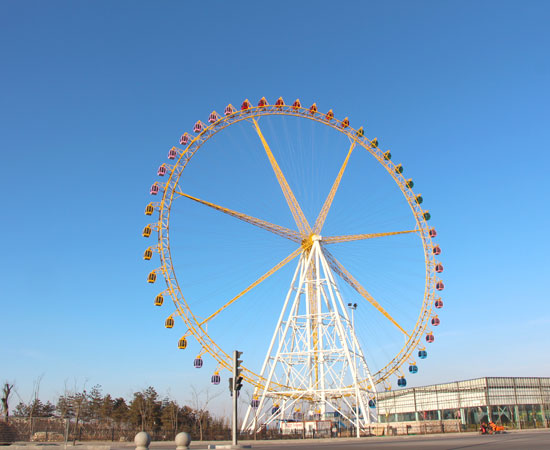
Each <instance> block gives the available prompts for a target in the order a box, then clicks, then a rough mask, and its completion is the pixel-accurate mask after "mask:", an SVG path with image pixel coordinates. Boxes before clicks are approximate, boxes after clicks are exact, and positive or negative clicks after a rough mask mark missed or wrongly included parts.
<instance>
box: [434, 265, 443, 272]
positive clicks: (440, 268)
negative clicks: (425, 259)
mask: <svg viewBox="0 0 550 450" xmlns="http://www.w3.org/2000/svg"><path fill="white" fill-rule="evenodd" d="M435 271H436V272H437V273H441V272H443V264H441V263H438V264H436V265H435Z"/></svg>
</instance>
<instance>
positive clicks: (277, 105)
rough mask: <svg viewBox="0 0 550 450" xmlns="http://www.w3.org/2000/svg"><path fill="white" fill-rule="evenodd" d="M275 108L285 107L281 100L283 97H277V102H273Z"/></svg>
mask: <svg viewBox="0 0 550 450" xmlns="http://www.w3.org/2000/svg"><path fill="white" fill-rule="evenodd" d="M275 106H276V107H277V108H282V107H283V106H285V101H284V100H283V97H279V98H278V99H277V101H276V102H275Z"/></svg>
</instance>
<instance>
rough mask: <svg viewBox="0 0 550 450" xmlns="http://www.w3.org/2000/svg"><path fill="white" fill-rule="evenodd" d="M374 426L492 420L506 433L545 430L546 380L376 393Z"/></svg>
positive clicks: (549, 399)
mask: <svg viewBox="0 0 550 450" xmlns="http://www.w3.org/2000/svg"><path fill="white" fill-rule="evenodd" d="M377 406H378V420H379V422H382V423H384V422H386V423H387V422H409V421H424V420H440V421H441V420H460V423H461V424H462V425H463V428H464V429H473V428H478V427H479V424H480V423H481V422H484V421H485V422H488V421H490V420H492V421H493V422H495V423H498V424H502V425H505V426H507V427H508V428H548V426H549V422H550V378H535V377H528V378H523V377H514V378H504V377H486V378H476V379H474V380H466V381H456V382H452V383H444V384H436V385H432V386H423V387H416V388H407V389H399V390H395V391H386V392H381V393H379V394H378V402H377Z"/></svg>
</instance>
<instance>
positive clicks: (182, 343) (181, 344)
mask: <svg viewBox="0 0 550 450" xmlns="http://www.w3.org/2000/svg"><path fill="white" fill-rule="evenodd" d="M178 348H179V349H180V350H185V349H186V348H187V339H185V338H184V337H182V338H181V339H180V340H179V341H178Z"/></svg>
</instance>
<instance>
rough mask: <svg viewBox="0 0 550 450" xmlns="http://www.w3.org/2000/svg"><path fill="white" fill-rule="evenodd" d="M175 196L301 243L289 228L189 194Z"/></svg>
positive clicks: (298, 236) (180, 193) (300, 239)
mask: <svg viewBox="0 0 550 450" xmlns="http://www.w3.org/2000/svg"><path fill="white" fill-rule="evenodd" d="M177 194H178V195H180V196H181V197H186V198H189V199H191V200H194V201H196V202H197V203H200V204H202V205H206V206H209V207H210V208H213V209H215V210H217V211H221V212H223V213H225V214H228V215H230V216H232V217H236V218H237V219H240V220H242V221H243V222H247V223H250V224H252V225H255V226H257V227H260V228H263V229H264V230H267V231H271V232H272V233H275V234H276V235H278V236H281V237H284V238H287V239H290V240H291V241H294V242H301V241H302V238H301V237H300V235H299V234H298V233H297V232H296V231H294V230H290V229H289V228H286V227H282V226H280V225H275V224H273V223H270V222H267V221H265V220H262V219H257V218H256V217H252V216H249V215H248V214H244V213H241V212H238V211H233V210H232V209H229V208H225V207H223V206H220V205H216V204H215V203H210V202H207V201H206V200H201V199H200V198H197V197H193V196H192V195H189V194H185V193H184V192H179V191H178V192H177Z"/></svg>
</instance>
